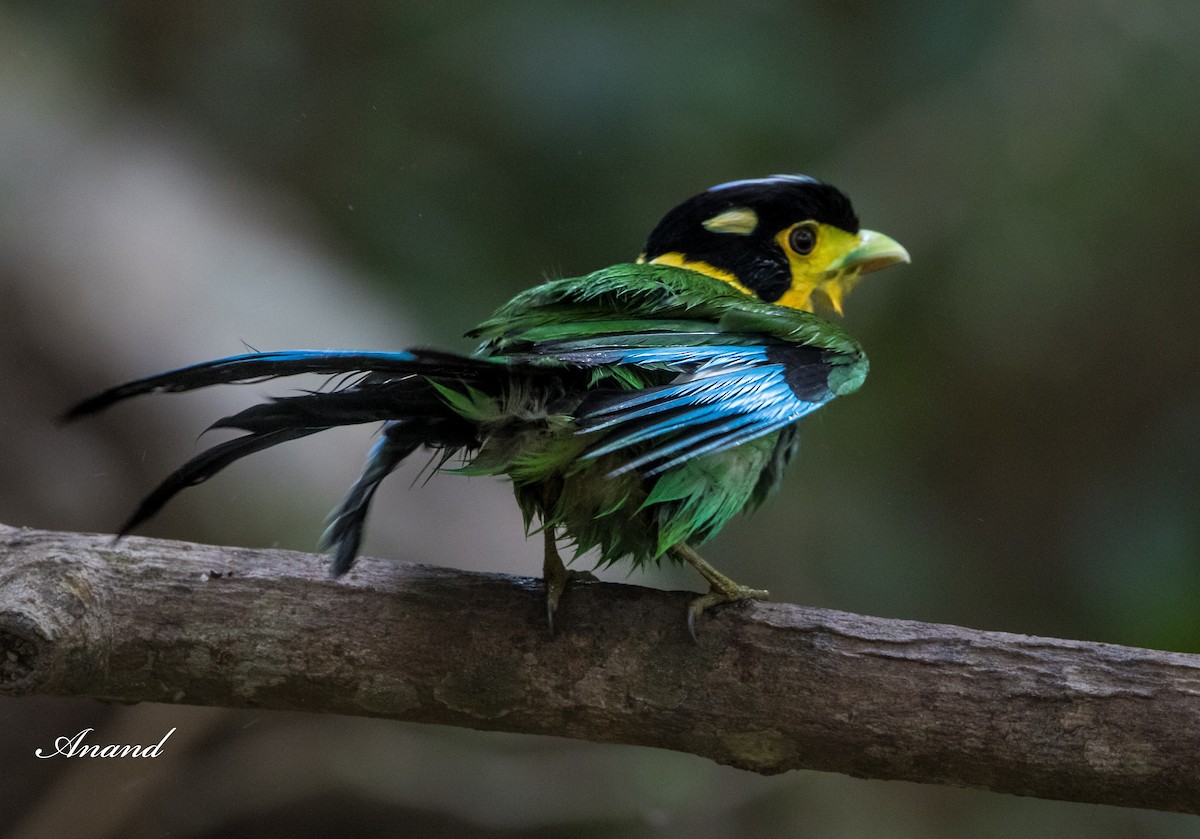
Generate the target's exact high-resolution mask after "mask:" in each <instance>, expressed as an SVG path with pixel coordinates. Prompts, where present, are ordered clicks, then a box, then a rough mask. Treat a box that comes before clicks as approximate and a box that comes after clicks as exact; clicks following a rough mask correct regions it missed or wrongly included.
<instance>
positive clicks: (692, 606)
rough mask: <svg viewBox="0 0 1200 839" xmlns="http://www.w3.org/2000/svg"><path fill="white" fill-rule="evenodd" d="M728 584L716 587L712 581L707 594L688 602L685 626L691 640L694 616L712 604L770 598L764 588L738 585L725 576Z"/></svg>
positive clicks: (706, 609)
mask: <svg viewBox="0 0 1200 839" xmlns="http://www.w3.org/2000/svg"><path fill="white" fill-rule="evenodd" d="M725 580H726V582H727V583H728V584H729V585H728V586H721V587H718V586H717V584H716V583H712V587H711V588H710V589H709V590H708V594H702V595H700V596H699V597H697V598H696V599H694V600H693V601H692V602H691V603H689V604H688V611H687V627H688V634H690V635H691V636H692V640H693V641H696V640H698V639H697V638H696V618H698V617H700V616H701V615H702V614H704V613H705V612H707V611H708V610H709V609H711V608H712V607H713V606H720V605H721V604H723V603H737V602H739V601H742V600H770V599H771V592H769V591H767V590H766V589H765V588H750V587H749V586H742V585H738V584H737V583H735V582H733V580H730V579H729V578H728V577H725Z"/></svg>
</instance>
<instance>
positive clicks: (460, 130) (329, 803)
mask: <svg viewBox="0 0 1200 839" xmlns="http://www.w3.org/2000/svg"><path fill="white" fill-rule="evenodd" d="M1197 43H1200V8H1198V7H1197V6H1196V4H1195V3H1194V2H1193V0H1174V2H1172V0H1150V1H1149V2H1140V3H1122V2H1117V0H1064V2H1055V3H1040V2H1034V0H1027V1H1024V2H1023V1H1022V0H1008V2H978V3H960V2H954V0H920V2H913V3H906V4H889V5H888V6H887V7H886V8H884V7H883V5H882V4H871V3H863V2H849V3H839V4H824V3H814V2H807V3H805V2H794V3H785V2H772V0H757V2H756V0H748V2H745V3H740V4H734V5H731V4H729V3H714V2H693V3H681V2H673V3H672V2H668V3H661V4H647V3H643V2H632V0H616V2H613V0H608V2H579V3H573V4H567V3H555V2H550V0H542V2H536V0H499V1H498V2H491V3H464V2H442V3H436V4H435V3H389V2H382V0H352V1H351V2H346V3H341V4H337V5H336V6H335V5H332V4H324V3H317V2H313V0H297V2H290V3H279V2H276V3H272V2H260V3H232V2H208V3H157V2H150V0H120V1H119V2H113V3H66V2H54V1H53V0H51V1H49V2H48V1H47V0H37V2H34V0H28V2H4V3H0V357H2V358H3V363H0V394H2V396H0V521H2V522H4V523H6V524H9V525H28V526H33V527H44V528H59V529H76V530H88V531H110V530H111V529H112V528H113V527H114V526H115V525H116V524H117V523H118V522H119V521H120V520H121V519H122V518H123V517H124V515H125V514H126V513H127V512H128V511H129V510H130V509H131V505H132V504H133V503H134V502H135V500H136V499H137V498H138V497H139V496H140V495H141V494H142V493H144V492H145V491H147V490H148V489H149V488H150V487H151V486H152V484H153V483H154V482H155V481H156V480H157V479H158V478H159V477H161V476H162V475H163V474H165V473H166V472H167V471H169V470H170V469H171V468H173V467H174V466H175V465H177V464H178V463H179V462H181V461H182V459H184V458H185V457H186V456H188V455H189V454H190V453H193V452H195V451H197V447H198V446H199V445H201V444H200V443H198V442H197V441H196V435H197V434H198V433H199V432H200V431H201V430H202V429H203V428H204V427H205V426H207V424H208V423H209V422H210V421H211V420H212V419H214V418H215V417H217V416H220V415H222V414H223V413H228V412H229V411H231V410H234V409H236V408H238V407H240V406H243V405H245V404H247V403H248V402H249V401H252V400H253V399H254V398H255V392H254V389H237V388H228V389H225V390H224V391H214V392H204V393H198V394H191V395H187V396H180V397H172V398H166V397H163V398H159V399H147V400H141V401H138V402H137V403H135V404H133V405H128V406H122V407H121V408H120V409H119V410H114V411H112V412H110V413H109V414H107V415H105V416H103V417H101V418H99V419H97V420H95V421H90V422H88V423H86V424H80V425H78V426H71V427H68V428H63V427H60V426H58V425H56V423H55V416H56V414H58V413H59V412H60V411H61V410H62V409H63V408H64V406H66V405H68V404H69V403H71V402H72V401H73V400H76V399H78V398H79V397H81V396H82V395H84V394H87V393H89V392H91V391H93V390H95V389H97V388H99V387H101V386H105V385H107V384H110V383H113V382H115V381H117V380H120V379H124V378H129V377H134V376H138V375H142V374H146V373H150V372H154V371H157V370H160V369H165V368H169V367H173V366H177V365H181V364H184V363H188V362H192V361H196V360H201V359H206V358H212V357H217V356H221V355H226V354H231V353H235V352H239V351H241V350H242V348H243V347H244V346H246V345H250V346H253V347H256V348H259V349H277V348H286V347H297V346H299V347H318V348H322V347H347V348H364V349H386V348H398V347H403V346H405V345H409V344H438V345H440V346H444V347H448V348H452V349H453V348H458V349H466V348H468V347H469V346H470V345H469V344H468V343H467V342H466V341H464V340H463V339H461V338H459V337H458V336H460V335H461V334H462V332H463V331H464V330H465V329H467V328H468V327H470V326H471V325H472V324H474V323H475V322H476V321H478V320H480V319H481V318H483V317H485V316H486V315H487V314H488V313H489V312H490V311H491V310H492V309H493V308H494V307H495V306H496V305H498V304H499V303H501V302H503V301H504V300H506V299H507V298H508V297H509V296H510V295H512V294H513V293H515V292H516V291H518V290H519V289H521V288H523V287H526V286H528V285H530V284H531V283H533V282H535V281H537V280H539V279H541V278H543V277H546V276H560V275H561V276H569V275H574V274H579V273H583V272H586V271H588V270H591V269H593V268H595V267H598V266H602V265H606V264H610V263H613V262H617V261H622V260H625V259H628V258H630V257H632V256H634V255H636V253H637V252H638V250H639V248H640V246H641V244H642V240H643V237H644V236H645V234H646V233H647V232H648V231H649V229H650V228H651V227H652V226H653V224H654V223H655V221H656V220H657V218H658V216H659V215H660V214H661V213H662V212H663V211H665V210H666V209H667V208H669V207H670V206H672V205H673V204H674V203H676V202H677V201H679V200H681V199H682V198H684V197H686V196H688V195H691V194H692V193H694V192H697V191H699V190H701V189H703V188H705V187H707V186H709V185H711V184H714V183H718V182H721V181H724V180H729V179H733V178H741V177H751V176H758V175H764V174H769V173H773V172H795V171H801V172H807V173H809V174H813V175H816V176H819V177H821V178H824V179H826V180H829V181H831V182H833V183H836V184H838V185H839V186H841V187H842V188H843V189H845V190H846V191H847V192H848V193H849V194H850V195H851V196H852V197H853V198H854V200H855V202H856V205H857V208H858V210H859V213H860V215H861V217H862V219H863V220H864V223H865V224H866V226H868V227H872V228H875V229H879V230H883V231H885V232H887V233H889V234H891V235H893V236H894V237H895V238H897V239H898V240H899V241H901V242H903V243H904V244H905V245H906V246H907V247H908V248H909V250H910V251H911V252H912V254H913V260H914V261H913V265H912V266H911V267H905V268H897V269H892V270H890V271H888V272H885V273H883V274H879V275H875V276H873V277H872V278H870V279H869V280H868V281H867V282H864V283H863V284H862V285H861V286H860V287H859V289H858V291H857V292H856V294H855V295H854V297H853V298H852V299H851V301H850V305H849V307H848V315H847V318H846V324H847V326H848V327H849V328H850V330H851V331H852V332H853V333H854V334H855V335H856V336H857V337H859V338H860V340H861V341H862V342H863V343H864V344H865V345H866V347H867V349H868V351H869V353H870V355H871V359H872V374H871V377H870V379H869V381H868V382H867V385H866V387H865V388H864V389H863V390H862V391H861V392H860V393H859V394H857V395H855V396H854V397H853V398H849V399H846V400H842V401H839V402H837V403H835V404H833V405H831V406H830V407H828V408H827V409H825V410H823V411H822V412H821V413H820V414H819V415H817V416H814V417H812V418H810V419H809V420H807V421H806V426H807V429H806V432H805V434H804V448H803V450H802V453H801V457H800V460H799V462H798V463H797V465H796V466H794V467H793V468H792V470H791V472H790V474H789V475H788V477H787V481H786V486H785V488H784V491H783V494H782V496H781V497H780V498H779V499H778V500H777V501H776V502H775V503H774V504H772V505H770V506H769V507H767V508H766V509H765V510H764V511H763V512H761V513H760V514H758V515H756V516H755V517H753V518H748V519H743V520H739V521H737V522H736V523H735V524H733V525H731V526H730V527H728V528H727V529H726V531H725V532H724V533H723V534H722V535H721V536H720V537H719V538H718V539H717V540H716V541H715V542H714V543H713V544H712V545H711V547H710V548H709V549H708V551H707V554H708V555H709V556H710V558H711V559H712V560H713V561H714V562H715V563H716V564H717V565H718V566H719V567H723V568H725V569H726V570H728V571H730V573H732V574H733V575H734V576H735V577H736V578H737V579H739V580H742V581H745V582H749V583H752V584H755V585H762V586H765V587H767V588H769V589H771V591H772V592H773V595H774V596H775V597H776V598H777V599H779V600H785V601H792V602H799V603H805V604H811V605H819V606H826V607H833V608H838V609H844V610H849V611H856V612H863V613H868V614H873V615H885V616H895V617H903V618H913V619H920V620H928V621H938V622H946V623H957V624H963V625H967V626H973V627H981V628H988V629H1001V630H1009V631H1014V632H1023V633H1034V634H1046V635H1054V636H1060V637H1069V638H1082V639H1091V640H1099V641H1111V642H1116V643H1121V644H1131V645H1140V646H1149V647H1157V648H1163V649H1171V650H1182V651H1192V652H1196V651H1200V524H1198V517H1197V511H1198V508H1200V439H1198V437H1200V327H1198V326H1197V315H1198V314H1200V282H1198V281H1197V277H1198V271H1200V198H1198V196H1200V190H1198V187H1200V155H1198V154H1197V149H1198V147H1200V95H1198V91H1200V50H1197V49H1196V44H1197ZM370 434H371V429H362V430H361V431H358V430H351V431H347V432H343V433H338V434H333V433H331V434H328V435H322V436H321V437H317V438H311V439H310V440H307V441H303V442H297V443H293V444H290V445H289V446H287V447H285V448H281V449H278V450H275V451H272V452H269V453H266V454H263V455H259V456H256V457H255V458H253V459H251V460H249V461H246V462H243V463H242V464H239V466H237V467H236V468H233V469H231V470H229V472H228V473H227V474H223V475H222V476H220V477H219V478H217V479H215V480H213V481H212V482H210V483H209V484H207V485H205V486H204V487H202V488H199V489H196V490H192V491H189V492H188V493H185V495H184V496H183V497H182V498H181V499H180V500H179V501H178V502H177V503H176V504H174V505H173V506H172V507H171V508H169V510H168V511H167V512H165V513H164V514H163V515H162V516H161V517H160V518H159V519H157V520H156V521H155V522H154V523H153V524H152V525H151V526H149V527H147V528H146V529H145V531H144V532H146V533H149V534H152V535H161V536H169V537H173V538H182V539H192V540H199V541H208V542H214V543H218V544H238V545H258V546H265V545H281V546H284V547H290V548H297V549H305V550H308V549H311V548H312V547H313V545H314V544H315V543H316V540H317V536H318V534H319V532H320V529H321V525H322V520H323V517H324V515H325V513H326V512H327V510H328V509H329V508H330V507H331V506H332V505H333V503H335V502H336V500H337V499H338V498H339V497H340V495H341V493H342V492H343V490H344V489H345V487H346V486H347V485H348V484H349V482H350V481H351V480H353V478H354V476H355V474H356V472H357V469H358V468H359V465H360V463H361V460H362V456H363V452H364V449H365V447H366V446H367V445H368V444H369V438H370ZM411 474H412V473H409V476H408V478H406V477H405V476H403V475H402V476H400V477H398V478H397V479H395V480H393V481H391V483H390V484H389V485H388V486H387V487H386V491H385V492H383V493H381V496H382V497H381V498H380V499H379V502H378V505H377V507H376V511H377V512H376V513H375V516H374V518H373V521H372V525H371V531H370V533H371V536H370V541H369V543H368V544H367V550H368V552H370V553H372V554H375V555H381V556H390V557H396V558H399V559H405V560H414V561H425V562H434V563H440V564H447V565H456V566H460V567H467V568H481V569H488V570H497V571H505V572H511V573H525V574H535V573H537V571H538V568H539V557H540V547H539V545H538V544H537V543H536V542H526V541H525V539H524V536H523V533H522V531H521V527H520V518H519V516H518V514H517V512H516V509H515V506H514V505H513V503H512V501H511V499H510V498H509V495H508V490H507V488H506V487H505V486H504V485H503V484H502V483H499V482H491V481H484V480H479V479H471V480H469V481H465V479H462V478H454V477H449V476H447V477H441V478H437V479H435V480H434V481H432V483H431V484H430V485H429V486H427V487H425V488H423V489H420V491H417V490H410V488H409V486H408V484H409V482H410V480H409V479H410V478H411ZM631 581H632V582H638V583H646V584H653V585H662V586H671V587H685V586H692V587H698V586H697V583H696V581H695V580H693V579H691V578H690V577H688V576H687V575H686V574H683V573H674V572H664V573H661V574H658V575H645V576H643V575H637V576H635V577H633V578H631ZM1180 723H1181V725H1191V724H1195V723H1196V721H1195V720H1181V721H1180ZM172 726H177V727H178V732H177V734H176V735H175V737H174V738H173V740H172V741H171V744H172V748H171V749H170V750H169V754H166V755H164V757H162V758H160V759H158V760H156V761H154V762H153V763H151V764H149V765H145V766H143V765H135V764H134V762H132V761H124V762H120V763H118V764H108V765H102V766H93V765H78V764H69V763H67V762H66V761H39V760H36V759H34V758H33V756H32V752H33V750H34V749H35V748H37V747H38V746H45V745H48V744H49V743H51V742H52V741H53V738H54V737H55V736H59V735H62V734H68V733H73V732H75V731H78V730H79V729H81V728H84V727H93V728H95V729H97V732H98V734H97V736H98V737H100V738H102V739H103V740H104V742H139V741H147V742H148V741H149V740H150V739H151V738H150V735H151V734H154V735H155V737H154V739H157V736H158V733H160V732H162V731H165V730H166V729H167V728H170V727H172ZM0 778H3V783H2V786H3V787H4V790H5V792H4V794H3V795H0V829H2V828H3V827H8V828H11V831H12V834H11V835H14V836H35V835H72V836H77V837H86V836H96V837H99V836H135V837H138V836H163V835H171V836H176V837H193V836H195V837H201V836H216V835H229V836H236V835H255V836H299V835H322V834H324V833H326V832H330V831H333V830H337V831H338V832H340V833H342V834H343V835H359V834H362V835H367V834H375V835H403V836H416V835H426V836H489V837H491V836H554V835H564V834H569V835H573V836H593V837H657V836H690V837H723V836H796V835H806V836H820V837H842V836H847V837H858V836H889V837H910V836H911V837H941V836H945V837H960V836H984V837H987V836H997V837H999V836H1005V837H1007V836H1012V835H1017V834H1020V835H1024V836H1027V837H1040V836H1062V835H1077V836H1097V837H1118V836H1177V835H1178V836H1184V835H1193V833H1194V831H1195V827H1196V825H1195V823H1194V822H1193V821H1192V820H1190V819H1189V818H1187V817H1182V816H1173V815H1165V814H1155V813H1148V812H1141V811H1128V810H1119V809H1116V808H1107V807H1096V806H1086V805H1079V804H1065V803H1055V802H1043V801H1034V800H1025V799H1018V798H1015V797H1008V796H1001V795H996V794H992V793H986V792H976V791H966V790H955V789H942V788H932V787H923V786H919V785H914V784H903V783H884V782H869V781H861V780H854V779H849V778H843V777H840V776H833V775H823V774H817V773H791V774H788V775H785V776H781V777H773V778H761V777H757V776H754V775H751V774H747V773H743V772H740V771H737V770H733V769H729V768H725V767H718V766H715V765H713V764H710V763H708V762H706V761H704V760H701V759H699V758H694V757H691V756H688V755H679V754H672V753H665V752H658V751H653V750H647V749H638V748H621V747H613V746H603V747H602V746H593V745H591V744H585V743H575V742H570V741H559V740H555V739H551V738H529V737H514V736H499V735H491V734H481V733H476V732H469V731H459V730H444V729H439V728H433V727H421V726H415V725H403V724H396V723H390V722H381V721H375V720H360V719H345V718H328V717H322V716H317V715H300V714H273V713H253V712H228V711H222V710H213V709H196V708H186V707H168V706H137V707H133V708H111V707H109V706H105V705H102V704H99V703H95V702H91V701H86V700H77V701H75V700H32V699H23V700H12V699H9V700H4V701H0Z"/></svg>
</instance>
